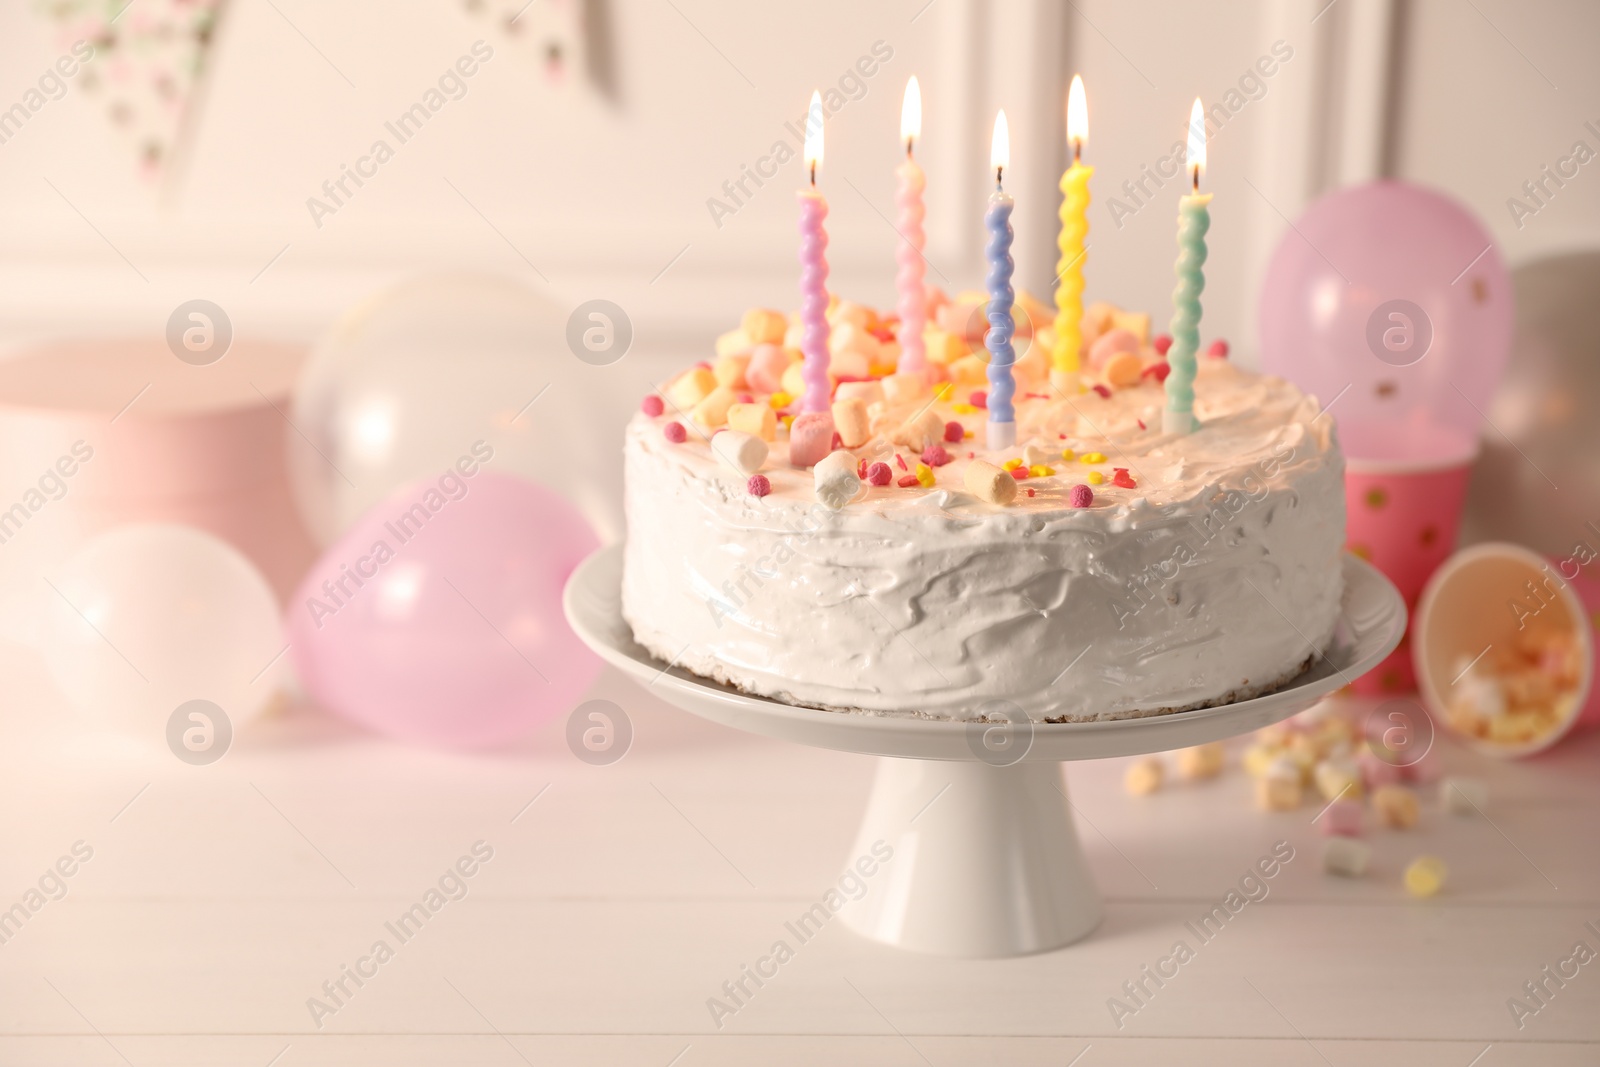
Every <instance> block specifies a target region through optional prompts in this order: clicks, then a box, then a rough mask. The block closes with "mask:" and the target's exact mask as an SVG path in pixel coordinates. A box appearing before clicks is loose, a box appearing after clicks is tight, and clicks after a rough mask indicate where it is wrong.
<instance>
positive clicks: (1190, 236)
mask: <svg viewBox="0 0 1600 1067" xmlns="http://www.w3.org/2000/svg"><path fill="white" fill-rule="evenodd" d="M1188 163H1189V174H1190V176H1191V177H1190V181H1191V186H1190V188H1191V192H1190V193H1189V195H1187V196H1185V197H1183V199H1181V200H1179V201H1178V262H1177V267H1176V270H1177V275H1178V287H1177V288H1176V289H1174V290H1173V292H1172V327H1171V329H1170V331H1169V332H1170V333H1171V334H1172V347H1171V348H1170V349H1169V350H1168V351H1167V363H1168V364H1169V365H1170V366H1171V372H1170V373H1169V374H1168V375H1167V382H1166V389H1167V409H1166V411H1165V412H1164V413H1163V414H1162V420H1161V421H1162V426H1163V428H1164V429H1165V430H1166V431H1167V432H1168V433H1178V434H1185V433H1193V432H1194V428H1195V421H1194V372H1195V352H1196V350H1197V349H1199V347H1200V294H1201V292H1203V291H1204V290H1205V287H1206V275H1205V263H1206V231H1207V230H1208V229H1210V228H1211V209H1210V204H1211V194H1210V193H1202V192H1201V191H1200V172H1201V171H1203V170H1204V169H1205V166H1206V118H1205V112H1204V111H1202V110H1201V108H1200V101H1199V100H1198V99H1196V100H1195V102H1194V107H1193V108H1191V109H1190V111H1189V150H1188Z"/></svg>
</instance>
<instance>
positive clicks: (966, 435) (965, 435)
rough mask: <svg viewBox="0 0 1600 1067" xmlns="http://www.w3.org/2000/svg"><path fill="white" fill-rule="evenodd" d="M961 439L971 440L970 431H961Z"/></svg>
mask: <svg viewBox="0 0 1600 1067" xmlns="http://www.w3.org/2000/svg"><path fill="white" fill-rule="evenodd" d="M961 439H962V440H963V441H970V440H972V431H971V430H963V431H961Z"/></svg>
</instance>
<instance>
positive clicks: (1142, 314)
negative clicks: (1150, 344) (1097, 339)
mask: <svg viewBox="0 0 1600 1067" xmlns="http://www.w3.org/2000/svg"><path fill="white" fill-rule="evenodd" d="M1111 325H1112V326H1113V327H1114V328H1116V329H1118V330H1127V331H1128V332H1129V333H1131V334H1133V335H1134V336H1135V337H1137V338H1138V339H1139V343H1140V344H1141V345H1143V344H1145V343H1146V342H1147V341H1149V340H1150V314H1149V312H1146V311H1123V310H1122V309H1121V308H1117V309H1115V310H1113V311H1112V312H1111Z"/></svg>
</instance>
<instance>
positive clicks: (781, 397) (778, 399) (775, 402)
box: [767, 393, 794, 411]
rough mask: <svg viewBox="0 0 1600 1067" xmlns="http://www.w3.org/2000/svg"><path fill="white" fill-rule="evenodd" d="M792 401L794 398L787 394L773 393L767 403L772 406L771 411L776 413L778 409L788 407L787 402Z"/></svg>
mask: <svg viewBox="0 0 1600 1067" xmlns="http://www.w3.org/2000/svg"><path fill="white" fill-rule="evenodd" d="M793 399H794V397H792V396H790V395H789V394H788V393H773V394H772V396H771V397H769V398H768V399H767V403H769V404H771V405H772V410H773V411H777V410H778V409H780V408H786V407H788V406H789V402H790V401H792V400H793Z"/></svg>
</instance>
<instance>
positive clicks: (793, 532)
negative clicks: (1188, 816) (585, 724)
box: [622, 292, 1344, 722]
mask: <svg viewBox="0 0 1600 1067" xmlns="http://www.w3.org/2000/svg"><path fill="white" fill-rule="evenodd" d="M981 300H982V294H966V295H963V296H958V297H957V298H956V299H954V300H947V299H945V298H944V297H943V296H942V295H941V294H938V293H937V292H933V293H932V294H931V296H930V300H929V306H928V309H927V313H928V326H927V328H926V330H925V334H924V338H925V341H926V354H925V361H926V362H925V366H924V369H923V370H921V371H919V372H914V373H897V372H896V361H897V358H898V355H899V350H898V345H897V343H896V340H895V330H896V326H897V323H896V320H895V318H894V316H892V315H883V314H879V313H877V312H874V311H873V310H871V309H869V308H866V307H863V306H861V305H856V304H852V303H849V302H846V301H838V300H835V301H834V302H833V303H832V304H831V305H830V307H829V309H828V320H829V325H830V335H829V348H830V350H831V353H832V356H831V362H830V364H829V367H828V380H827V388H828V395H829V410H827V411H826V412H816V411H813V412H802V411H801V409H800V404H799V402H798V400H797V398H798V397H800V396H801V395H802V394H803V392H804V390H805V386H806V384H807V383H806V381H805V378H804V374H803V371H802V363H803V360H802V357H801V355H800V352H799V350H798V349H799V347H800V340H801V339H800V334H799V327H798V325H797V323H796V322H795V321H792V320H791V319H790V318H789V317H788V316H785V315H783V314H781V313H778V312H774V311H766V310H753V311H751V312H749V313H748V314H746V315H745V317H744V321H743V322H742V324H741V326H740V328H739V329H737V330H734V331H732V332H731V333H729V334H726V335H724V336H723V337H722V338H720V339H719V340H718V344H717V358H716V359H715V360H714V361H707V362H706V363H702V364H699V365H696V366H694V367H691V368H689V369H688V370H687V371H685V372H684V373H682V374H681V375H679V376H677V377H676V378H674V379H672V380H670V381H668V382H666V383H663V385H662V386H661V387H660V388H659V390H657V391H656V392H655V393H653V394H651V395H649V396H646V397H645V399H644V402H643V404H642V405H641V410H640V412H639V413H638V414H637V415H635V416H634V418H633V419H632V420H631V422H630V423H629V425H628V427H627V431H626V442H625V468H626V473H625V478H626V491H625V506H626V512H627V522H628V528H629V537H628V540H627V544H626V548H625V556H624V573H623V584H622V610H623V615H624V617H625V618H626V619H627V621H628V623H629V624H630V625H631V626H632V628H633V632H634V636H635V637H636V639H637V640H638V642H639V643H640V644H641V645H643V646H644V647H645V648H647V649H649V650H650V652H651V653H652V654H654V655H655V656H657V657H658V658H660V659H661V660H662V661H663V663H670V664H675V665H677V666H679V667H682V668H684V669H686V670H688V671H691V672H693V673H694V674H696V675H700V676H702V677H705V678H708V679H713V680H715V681H717V682H720V683H723V684H726V685H729V686H732V687H735V688H737V689H739V690H741V691H744V692H747V693H751V694H757V695H760V696H764V697H769V698H772V699H775V700H780V701H783V702H786V703H789V704H795V705H801V706H805V707H810V708H817V709H823V710H827V711H835V712H854V713H868V714H877V715H900V716H916V717H923V718H930V719H955V720H969V719H979V718H1012V717H1014V714H1015V712H1014V711H1012V712H1009V713H1008V711H1007V710H1005V709H1020V711H1021V712H1022V713H1023V714H1026V715H1027V717H1028V718H1030V719H1032V720H1034V721H1041V722H1083V721H1090V720H1097V719H1121V718H1131V717H1137V716H1146V715H1158V714H1165V713H1171V712H1181V711H1185V710H1189V709H1193V708H1201V707H1207V706H1211V705H1216V704H1222V703H1229V702H1233V701H1237V700H1241V699H1247V698H1249V697H1252V696H1256V695H1259V694H1262V693H1266V692H1269V691H1271V690H1273V689H1274V688H1276V687H1279V686H1282V685H1284V684H1285V683H1287V682H1289V681H1291V680H1292V679H1294V678H1295V677H1296V676H1297V675H1298V674H1300V673H1301V672H1302V671H1303V670H1305V669H1306V667H1307V666H1308V665H1309V664H1310V663H1311V661H1312V660H1313V659H1314V658H1315V657H1316V655H1317V653H1318V651H1319V650H1321V649H1323V648H1325V647H1326V646H1327V645H1328V643H1329V642H1330V640H1331V636H1332V632H1333V629H1334V623H1335V619H1336V617H1337V616H1338V613H1339V606H1340V598H1341V595H1342V591H1343V589H1342V577H1341V573H1342V572H1341V565H1340V553H1341V547H1342V545H1343V542H1344V494H1343V472H1344V461H1343V457H1342V455H1341V453H1340V450H1339V446H1338V442H1337V439H1336V437H1335V434H1334V430H1333V421H1332V419H1330V418H1326V417H1319V410H1318V405H1317V402H1316V400H1315V399H1314V398H1312V397H1309V396H1307V395H1305V394H1304V393H1302V392H1300V390H1298V389H1296V388H1295V387H1294V386H1293V385H1291V384H1290V383H1288V382H1286V381H1284V380H1282V379H1279V378H1274V377H1268V376H1263V375H1259V374H1254V373H1251V372H1249V371H1246V370H1243V369H1240V368H1238V367H1236V366H1235V365H1234V364H1233V363H1231V362H1230V361H1229V360H1228V359H1227V358H1226V356H1225V346H1221V345H1220V344H1219V345H1218V346H1215V347H1214V348H1213V349H1212V352H1211V354H1209V355H1202V356H1201V357H1200V358H1199V360H1198V368H1197V374H1196V377H1195V380H1194V397H1195V399H1194V408H1193V411H1194V416H1195V419H1196V421H1197V426H1196V428H1195V429H1194V430H1193V432H1190V433H1186V434H1178V433H1169V432H1166V431H1165V430H1164V429H1163V421H1162V412H1163V409H1164V407H1165V406H1166V398H1165V395H1164V387H1163V379H1164V378H1165V377H1166V374H1167V370H1168V365H1167V362H1166V358H1165V356H1166V351H1167V345H1169V344H1170V340H1168V339H1167V338H1164V337H1155V338H1152V337H1151V336H1150V335H1149V320H1148V318H1147V317H1145V316H1141V315H1132V314H1128V313H1126V312H1123V311H1121V310H1119V309H1116V308H1114V307H1109V306H1106V305H1095V306H1093V307H1091V308H1090V309H1089V311H1088V313H1087V314H1086V315H1085V318H1084V322H1083V340H1082V345H1083V348H1082V351H1083V352H1084V353H1085V358H1084V360H1083V364H1082V367H1081V368H1080V372H1079V374H1080V381H1081V385H1080V386H1079V388H1077V389H1070V390H1066V391H1064V390H1062V389H1061V388H1060V387H1059V380H1057V383H1056V384H1054V385H1053V384H1052V377H1051V373H1050V360H1049V356H1048V351H1049V348H1050V341H1051V338H1050V337H1049V333H1050V329H1049V327H1048V326H1046V325H1041V326H1040V327H1039V328H1038V329H1037V330H1035V329H1034V328H1033V326H1032V324H1033V323H1035V322H1038V323H1041V324H1043V323H1046V322H1048V321H1049V312H1048V311H1047V310H1046V309H1044V308H1043V307H1041V306H1040V305H1038V304H1037V302H1035V301H1033V300H1031V299H1030V298H1029V297H1028V296H1027V295H1026V294H1020V296H1019V299H1018V301H1017V306H1016V309H1015V311H1014V312H1013V317H1014V320H1015V323H1016V338H1015V341H1016V345H1017V348H1018V355H1017V358H1016V362H1015V365H1014V367H1013V373H1014V380H1015V384H1016V393H1015V401H1014V403H1015V437H1016V444H1015V446H1013V447H1007V448H1003V449H996V450H991V449H989V448H987V447H986V442H987V440H988V438H987V436H986V433H985V424H986V419H987V416H988V412H987V411H986V407H985V405H986V401H987V395H986V393H985V388H986V385H987V380H986V372H987V369H988V368H987V353H986V352H984V350H983V348H982V347H981V344H982V342H981V338H982V336H983V329H984V327H985V325H986V323H985V320H984V314H983V308H982V305H981ZM1219 357H1220V358H1219ZM1080 390H1081V391H1080Z"/></svg>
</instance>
